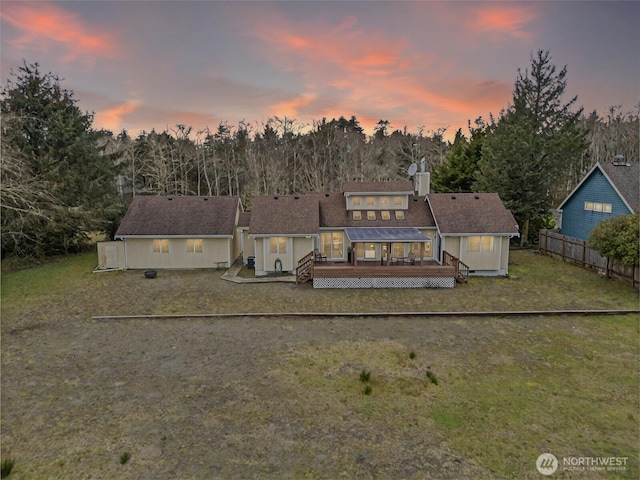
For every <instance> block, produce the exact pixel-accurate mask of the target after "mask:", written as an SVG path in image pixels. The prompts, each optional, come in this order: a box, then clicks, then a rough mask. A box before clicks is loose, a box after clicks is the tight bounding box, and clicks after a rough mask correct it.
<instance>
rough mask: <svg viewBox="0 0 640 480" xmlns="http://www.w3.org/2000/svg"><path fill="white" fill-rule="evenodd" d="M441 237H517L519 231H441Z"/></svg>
mask: <svg viewBox="0 0 640 480" xmlns="http://www.w3.org/2000/svg"><path fill="white" fill-rule="evenodd" d="M440 235H442V236H443V237H509V238H511V237H519V236H520V234H519V233H504V232H503V233H488V232H484V233H442V232H440Z"/></svg>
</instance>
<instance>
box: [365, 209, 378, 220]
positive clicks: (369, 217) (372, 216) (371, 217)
mask: <svg viewBox="0 0 640 480" xmlns="http://www.w3.org/2000/svg"><path fill="white" fill-rule="evenodd" d="M375 219H376V212H375V210H369V211H367V220H375Z"/></svg>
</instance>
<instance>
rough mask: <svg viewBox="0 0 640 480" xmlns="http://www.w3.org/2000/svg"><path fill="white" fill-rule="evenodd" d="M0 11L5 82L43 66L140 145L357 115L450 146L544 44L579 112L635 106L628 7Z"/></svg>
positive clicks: (638, 88)
mask: <svg viewBox="0 0 640 480" xmlns="http://www.w3.org/2000/svg"><path fill="white" fill-rule="evenodd" d="M0 16H1V22H2V23H1V40H2V45H1V46H2V50H1V65H0V67H1V74H2V82H3V84H4V82H6V80H7V79H8V78H9V72H10V70H11V69H12V68H15V67H18V66H20V65H21V63H22V59H25V60H27V61H28V62H29V63H33V62H38V63H40V64H41V67H42V71H44V72H55V73H57V74H59V75H60V77H62V78H63V79H64V80H63V82H62V86H63V87H64V88H66V89H68V90H72V91H73V92H74V95H75V98H76V99H77V100H78V101H79V102H78V105H79V106H80V108H81V109H83V110H88V111H93V112H95V119H94V125H93V126H94V127H95V128H105V129H109V130H111V131H113V132H114V133H119V132H120V131H121V130H122V129H127V130H128V131H129V133H130V134H131V135H134V136H135V135H137V134H138V133H139V132H140V131H141V130H146V131H150V130H151V129H153V128H155V129H156V130H157V131H162V130H165V129H172V128H175V125H176V124H186V125H188V126H193V127H194V130H199V129H202V128H204V127H206V126H208V127H210V128H211V129H212V130H215V129H216V128H217V126H218V124H219V123H220V122H223V121H226V122H228V123H229V124H230V125H231V126H235V125H237V124H238V122H239V121H241V120H244V121H246V122H248V123H249V124H251V125H254V126H256V127H257V128H258V129H260V126H261V125H262V124H263V123H264V122H266V121H267V120H268V118H269V117H273V116H279V117H284V116H286V117H288V118H291V119H295V120H297V121H298V122H300V123H311V122H312V121H313V120H321V119H322V118H323V117H326V118H327V119H331V118H338V117H339V116H341V115H343V116H345V117H350V116H352V115H355V116H356V117H357V118H358V120H359V121H360V123H361V125H362V126H363V127H365V129H366V131H367V133H369V134H371V133H372V132H373V126H374V125H375V124H376V123H377V122H378V120H380V119H384V120H388V121H389V122H390V124H391V127H392V129H403V128H404V127H405V126H406V127H407V129H408V130H409V131H412V132H417V131H418V128H420V127H423V128H424V131H425V132H429V131H434V130H437V129H439V128H443V127H447V128H448V130H447V132H448V135H447V137H448V138H451V137H452V136H453V134H454V133H455V131H456V130H457V129H458V128H463V132H464V133H467V128H466V127H467V122H468V120H473V119H475V118H477V117H479V116H483V117H484V118H487V117H488V116H489V113H493V114H494V115H497V114H498V113H499V112H500V110H501V109H502V108H503V107H505V106H506V105H507V104H508V103H509V101H510V99H511V95H512V90H513V84H514V80H515V78H516V75H517V70H518V68H521V69H523V70H524V69H526V68H528V66H529V65H530V57H531V53H532V52H535V51H536V50H538V49H543V50H549V51H550V52H551V56H552V59H553V62H554V64H555V65H557V66H558V67H559V68H560V67H562V66H564V65H567V69H568V88H567V93H568V95H570V96H574V95H577V96H578V105H582V106H584V108H585V111H587V112H589V111H593V110H597V111H598V113H600V114H601V115H603V114H605V113H606V112H607V110H608V109H609V107H610V106H612V105H622V110H623V111H626V112H628V111H636V109H637V105H638V103H639V102H640V54H639V52H640V33H639V29H638V25H639V24H640V2H637V1H629V2H615V1H600V2H596V1H591V2H576V1H572V2H569V1H565V2H559V1H556V2H481V1H475V2H457V1H450V2H436V1H414V2H381V1H377V2H373V1H350V2H346V1H307V2H303V1H299V2H286V1H276V2H268V1H260V2H249V1H234V2H221V1H198V2H195V1H193V2H187V1H163V2H154V1H73V2H33V3H31V2H26V1H19V2H13V1H6V0H2V2H1V3H0ZM567 99H568V97H567Z"/></svg>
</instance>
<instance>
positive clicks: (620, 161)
mask: <svg viewBox="0 0 640 480" xmlns="http://www.w3.org/2000/svg"><path fill="white" fill-rule="evenodd" d="M612 163H613V165H615V166H616V167H630V166H631V164H630V163H627V161H626V160H625V157H624V155H616V156H614V157H613V162H612Z"/></svg>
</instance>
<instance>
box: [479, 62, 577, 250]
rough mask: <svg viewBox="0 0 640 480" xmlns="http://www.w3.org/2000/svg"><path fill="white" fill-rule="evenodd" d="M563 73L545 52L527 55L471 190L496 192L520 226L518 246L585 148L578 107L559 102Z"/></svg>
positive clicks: (551, 202)
mask: <svg viewBox="0 0 640 480" xmlns="http://www.w3.org/2000/svg"><path fill="white" fill-rule="evenodd" d="M566 75H567V68H566V66H565V67H564V68H562V70H560V71H559V72H557V70H556V67H555V66H554V65H553V64H552V63H551V56H550V54H549V52H548V51H542V50H539V51H538V52H537V54H536V55H535V56H533V55H532V58H531V71H529V70H525V72H524V73H523V72H521V71H520V70H518V77H517V79H516V82H515V89H514V92H513V105H511V106H510V107H509V108H507V109H505V110H503V111H502V112H501V115H500V119H499V121H498V123H497V124H495V125H492V129H493V131H492V132H491V134H490V135H488V136H487V139H486V141H485V144H484V147H483V151H482V159H481V161H480V162H479V167H480V172H479V176H478V179H477V182H476V185H475V187H476V188H477V189H478V190H479V191H494V192H498V193H499V194H500V196H501V198H502V200H503V201H504V202H505V204H506V206H507V207H508V208H509V209H511V211H512V212H513V214H514V216H515V217H516V220H517V221H518V224H519V225H520V231H521V244H524V243H526V242H527V241H528V237H529V236H530V231H532V233H531V236H532V238H533V237H535V235H536V233H535V231H533V229H532V228H530V226H532V225H533V226H542V225H541V224H540V223H539V222H544V220H545V218H546V217H548V215H549V210H550V209H551V208H552V207H553V206H554V204H555V202H556V201H557V199H556V197H558V196H559V195H560V193H559V192H561V191H562V189H561V187H562V185H563V184H564V183H565V181H566V178H567V177H568V176H569V175H570V172H571V167H572V165H573V163H575V162H579V161H580V157H581V154H582V152H583V151H584V149H585V148H586V145H585V139H584V138H585V132H584V130H582V128H581V127H580V124H579V119H580V116H581V114H582V108H580V109H578V110H577V111H576V112H572V111H571V108H572V107H573V105H574V104H575V103H576V100H577V97H573V98H572V99H571V100H569V102H567V103H563V101H562V96H563V94H564V92H565V89H566V86H567V80H566ZM532 222H533V224H532Z"/></svg>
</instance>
